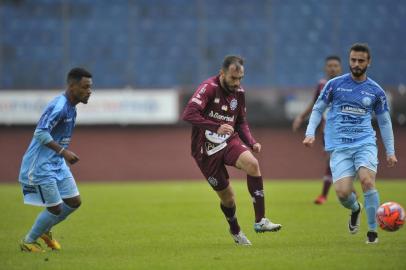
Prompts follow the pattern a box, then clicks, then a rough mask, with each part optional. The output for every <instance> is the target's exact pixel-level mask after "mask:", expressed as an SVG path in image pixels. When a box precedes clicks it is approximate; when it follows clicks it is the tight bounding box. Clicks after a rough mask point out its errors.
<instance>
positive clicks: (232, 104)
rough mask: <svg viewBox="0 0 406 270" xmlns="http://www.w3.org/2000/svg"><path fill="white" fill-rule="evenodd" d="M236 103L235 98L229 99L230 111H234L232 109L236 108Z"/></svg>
mask: <svg viewBox="0 0 406 270" xmlns="http://www.w3.org/2000/svg"><path fill="white" fill-rule="evenodd" d="M237 105H238V103H237V100H236V99H235V98H233V99H232V100H231V102H230V109H231V110H232V111H234V110H235V109H236V108H237Z"/></svg>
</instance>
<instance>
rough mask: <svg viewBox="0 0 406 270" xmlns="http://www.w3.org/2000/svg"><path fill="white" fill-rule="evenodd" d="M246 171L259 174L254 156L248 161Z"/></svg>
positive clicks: (250, 173) (254, 174)
mask: <svg viewBox="0 0 406 270" xmlns="http://www.w3.org/2000/svg"><path fill="white" fill-rule="evenodd" d="M247 173H248V174H249V175H253V176H256V175H259V163H258V160H257V159H256V158H253V159H251V160H250V161H249V162H248V165H247Z"/></svg>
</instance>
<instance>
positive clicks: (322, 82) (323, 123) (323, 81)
mask: <svg viewBox="0 0 406 270" xmlns="http://www.w3.org/2000/svg"><path fill="white" fill-rule="evenodd" d="M326 83H327V80H326V79H320V81H319V83H318V84H317V88H316V91H314V96H313V105H314V103H316V101H317V99H318V98H319V96H320V94H321V91H323V88H324V86H325V85H326ZM325 126H326V120H325V119H324V117H323V118H322V119H321V123H320V127H321V128H322V129H323V131H324V127H325ZM323 140H324V139H323Z"/></svg>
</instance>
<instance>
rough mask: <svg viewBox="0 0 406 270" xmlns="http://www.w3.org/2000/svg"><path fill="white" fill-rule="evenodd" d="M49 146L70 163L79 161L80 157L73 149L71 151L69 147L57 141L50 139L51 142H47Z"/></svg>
mask: <svg viewBox="0 0 406 270" xmlns="http://www.w3.org/2000/svg"><path fill="white" fill-rule="evenodd" d="M45 145H46V146H47V147H48V148H51V149H52V150H54V151H55V152H57V153H58V154H60V155H61V156H62V157H63V158H64V159H65V160H66V161H67V162H69V164H75V163H76V162H78V161H79V157H78V156H77V155H76V154H75V153H73V152H72V151H69V150H68V149H65V148H64V147H62V146H60V145H59V144H58V143H57V142H55V141H50V142H49V143H47V144H45Z"/></svg>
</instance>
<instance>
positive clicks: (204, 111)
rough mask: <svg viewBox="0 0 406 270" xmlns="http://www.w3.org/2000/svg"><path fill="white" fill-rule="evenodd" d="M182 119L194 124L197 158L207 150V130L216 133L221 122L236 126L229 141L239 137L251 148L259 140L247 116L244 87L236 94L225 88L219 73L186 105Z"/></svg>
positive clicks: (193, 138) (194, 148)
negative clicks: (252, 131) (251, 130)
mask: <svg viewBox="0 0 406 270" xmlns="http://www.w3.org/2000/svg"><path fill="white" fill-rule="evenodd" d="M182 119H183V120H184V121H187V122H189V123H191V124H192V125H193V128H192V155H193V156H194V157H198V156H199V155H201V154H203V153H204V152H205V151H207V149H206V148H207V145H208V144H209V145H211V143H212V142H213V141H211V142H209V141H208V136H207V133H211V134H213V133H214V135H216V132H217V130H218V128H219V127H220V125H222V124H228V125H230V126H232V127H234V131H235V132H234V134H232V135H231V137H229V138H227V140H230V139H232V138H233V137H235V136H239V137H240V138H241V140H242V141H243V142H244V143H245V144H246V145H247V146H249V147H252V146H253V145H254V144H255V143H256V142H255V140H254V138H253V137H252V135H251V132H250V130H249V127H248V122H247V119H246V108H245V95H244V89H242V88H241V87H240V88H239V89H238V90H236V91H235V92H233V93H229V92H227V91H226V90H224V89H223V88H222V87H221V85H220V79H219V76H216V77H211V78H209V79H207V80H206V81H204V82H203V83H202V84H201V85H199V87H198V88H197V90H196V92H195V93H194V94H193V96H192V98H191V99H190V101H189V103H188V104H187V106H186V108H185V110H184V112H183V115H182Z"/></svg>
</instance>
